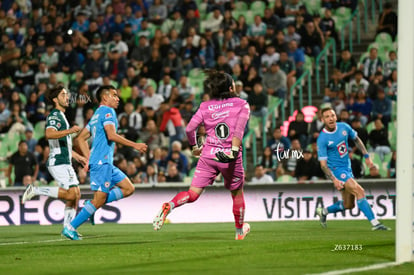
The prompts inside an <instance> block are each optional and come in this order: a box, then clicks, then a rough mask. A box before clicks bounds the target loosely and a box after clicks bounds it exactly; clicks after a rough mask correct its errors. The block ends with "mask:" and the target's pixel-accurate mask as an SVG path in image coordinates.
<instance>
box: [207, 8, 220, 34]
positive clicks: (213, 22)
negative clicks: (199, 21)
mask: <svg viewBox="0 0 414 275" xmlns="http://www.w3.org/2000/svg"><path fill="white" fill-rule="evenodd" d="M203 22H204V24H205V27H206V28H209V29H211V31H212V32H218V31H219V30H220V26H221V23H222V22H223V15H222V14H221V11H220V8H219V7H218V6H214V8H213V14H212V16H211V17H210V18H207V19H206V20H204V21H203Z"/></svg>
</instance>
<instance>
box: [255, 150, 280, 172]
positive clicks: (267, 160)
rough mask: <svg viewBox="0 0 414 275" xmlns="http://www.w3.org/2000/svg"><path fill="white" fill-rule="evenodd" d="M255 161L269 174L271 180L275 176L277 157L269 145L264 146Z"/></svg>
mask: <svg viewBox="0 0 414 275" xmlns="http://www.w3.org/2000/svg"><path fill="white" fill-rule="evenodd" d="M257 163H259V164H260V165H261V166H262V168H263V169H264V171H265V173H266V174H268V175H269V176H271V177H272V179H273V180H274V179H275V178H276V167H277V158H276V155H275V154H274V153H273V151H272V149H271V147H269V146H266V148H264V150H263V155H262V156H259V158H258V160H257Z"/></svg>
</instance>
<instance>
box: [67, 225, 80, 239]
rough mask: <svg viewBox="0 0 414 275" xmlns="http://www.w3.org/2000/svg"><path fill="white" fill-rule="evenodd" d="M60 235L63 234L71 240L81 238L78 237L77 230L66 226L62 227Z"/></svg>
mask: <svg viewBox="0 0 414 275" xmlns="http://www.w3.org/2000/svg"><path fill="white" fill-rule="evenodd" d="M62 236H65V237H66V238H68V239H71V240H73V241H79V240H82V238H81V237H79V235H78V232H76V230H70V229H69V228H67V227H65V228H63V230H62Z"/></svg>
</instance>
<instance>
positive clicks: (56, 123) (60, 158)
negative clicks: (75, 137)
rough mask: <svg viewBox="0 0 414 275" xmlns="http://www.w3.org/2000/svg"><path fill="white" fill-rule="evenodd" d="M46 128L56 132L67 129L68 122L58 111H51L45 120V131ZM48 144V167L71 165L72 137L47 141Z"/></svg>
mask: <svg viewBox="0 0 414 275" xmlns="http://www.w3.org/2000/svg"><path fill="white" fill-rule="evenodd" d="M48 128H53V129H55V130H56V131H64V130H67V129H69V122H68V121H67V119H66V117H65V114H64V113H63V112H62V111H60V110H58V109H53V110H52V111H51V112H50V114H49V115H48V116H47V118H46V129H48ZM48 142H49V148H50V153H49V159H48V161H47V165H48V166H55V165H62V164H69V165H70V164H72V137H71V136H70V135H67V136H64V137H61V138H58V139H49V140H48Z"/></svg>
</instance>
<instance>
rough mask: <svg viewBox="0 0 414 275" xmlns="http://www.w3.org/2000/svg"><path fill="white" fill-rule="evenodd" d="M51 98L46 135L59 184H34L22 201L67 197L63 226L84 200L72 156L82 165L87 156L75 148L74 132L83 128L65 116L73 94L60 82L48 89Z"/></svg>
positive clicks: (69, 220) (53, 172)
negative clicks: (38, 185) (72, 135)
mask: <svg viewBox="0 0 414 275" xmlns="http://www.w3.org/2000/svg"><path fill="white" fill-rule="evenodd" d="M47 99H48V100H49V101H50V102H51V103H53V105H54V108H53V109H52V110H51V111H50V114H49V115H48V117H47V118H46V132H45V137H46V139H47V140H48V142H49V148H50V154H49V159H48V162H47V166H48V170H49V173H50V174H51V175H52V176H53V178H54V179H55V180H56V181H57V183H58V184H59V187H57V186H56V187H34V186H33V185H32V184H30V185H28V186H27V188H26V191H25V192H24V194H23V198H22V203H25V202H26V201H28V200H30V199H32V198H33V197H34V196H36V195H45V196H49V197H52V198H59V199H63V200H65V201H66V205H65V210H64V219H63V225H64V226H66V225H68V224H69V223H70V222H71V221H72V219H73V218H74V217H75V216H76V210H77V208H78V202H79V199H80V190H79V186H78V185H79V181H78V179H77V177H76V173H75V171H74V169H73V167H72V157H73V158H74V159H75V160H76V161H78V162H79V163H80V164H81V165H86V163H87V159H86V158H84V157H83V156H81V155H79V154H78V153H76V152H75V151H72V137H71V134H74V133H77V132H79V131H80V130H81V128H80V127H78V126H76V125H75V126H72V127H70V125H69V123H68V121H67V119H66V117H65V110H66V108H67V107H68V106H69V93H68V92H67V90H66V89H65V88H64V87H63V86H62V85H58V86H56V87H55V88H52V89H50V90H49V91H48V94H47Z"/></svg>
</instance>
